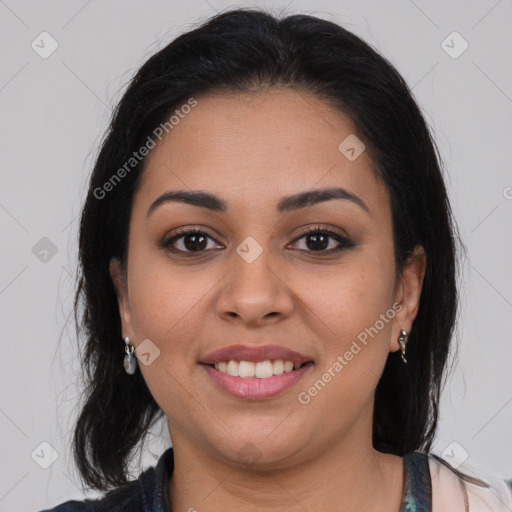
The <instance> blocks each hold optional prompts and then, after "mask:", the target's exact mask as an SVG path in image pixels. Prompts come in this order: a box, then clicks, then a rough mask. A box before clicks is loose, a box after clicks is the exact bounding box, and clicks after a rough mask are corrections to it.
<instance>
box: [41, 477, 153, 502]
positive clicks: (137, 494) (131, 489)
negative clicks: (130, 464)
mask: <svg viewBox="0 0 512 512" xmlns="http://www.w3.org/2000/svg"><path fill="white" fill-rule="evenodd" d="M151 469H152V468H151ZM148 472H149V471H147V472H145V473H144V474H145V475H147V474H148ZM141 476H142V475H141ZM142 482H143V480H142V479H141V477H139V478H138V479H137V480H134V481H132V482H129V483H128V484H126V485H124V486H123V487H120V488H118V489H114V490H111V491H109V492H107V493H106V494H105V495H104V496H103V497H101V498H98V499H94V500H91V499H86V500H84V501H75V500H73V501H66V502H65V503H61V504H60V505H57V506H56V507H54V508H52V509H48V510H43V511H41V512H141V511H145V510H147V508H146V506H145V505H146V501H147V499H146V497H145V495H144V486H143V484H142Z"/></svg>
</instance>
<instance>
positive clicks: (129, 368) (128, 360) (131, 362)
mask: <svg viewBox="0 0 512 512" xmlns="http://www.w3.org/2000/svg"><path fill="white" fill-rule="evenodd" d="M124 342H125V343H126V346H125V347H124V351H125V352H126V355H125V356H124V369H125V371H126V373H128V374H129V375H133V374H134V373H135V370H136V369H137V358H136V357H135V355H134V352H135V347H134V346H133V345H130V338H128V336H126V338H125V339H124Z"/></svg>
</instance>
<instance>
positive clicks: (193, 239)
mask: <svg viewBox="0 0 512 512" xmlns="http://www.w3.org/2000/svg"><path fill="white" fill-rule="evenodd" d="M208 240H212V241H213V238H211V237H210V235H208V233H206V232H204V231H201V230H199V229H186V230H181V231H180V234H178V235H175V236H173V237H171V238H168V239H166V240H164V241H163V242H162V243H161V244H160V245H161V246H162V247H163V248H165V249H168V250H170V251H172V252H183V253H194V252H196V253H200V252H205V250H206V249H207V248H208ZM178 242H179V243H178ZM177 244H178V245H180V246H181V247H176V245H177ZM212 248H215V247H210V248H209V249H212ZM221 248H222V247H221Z"/></svg>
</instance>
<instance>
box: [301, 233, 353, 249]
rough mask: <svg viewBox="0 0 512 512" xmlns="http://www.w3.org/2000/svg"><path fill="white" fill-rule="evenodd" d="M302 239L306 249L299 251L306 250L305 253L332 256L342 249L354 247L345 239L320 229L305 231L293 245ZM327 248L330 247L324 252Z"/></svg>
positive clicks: (337, 234)
mask: <svg viewBox="0 0 512 512" xmlns="http://www.w3.org/2000/svg"><path fill="white" fill-rule="evenodd" d="M302 239H305V246H306V249H300V250H306V251H307V252H318V253H323V254H334V253H337V252H340V251H342V250H344V249H349V248H351V247H354V243H353V242H352V241H351V240H349V239H348V238H347V237H345V236H342V235H340V234H339V233H336V232H334V231H331V230H329V229H325V228H321V227H315V228H312V229H309V230H307V231H306V232H305V233H303V234H302V235H301V236H300V237H299V238H297V239H296V240H295V242H294V243H297V241H299V240H302ZM332 245H334V247H332ZM329 246H331V248H330V249H329V250H326V249H327V248H328V247H329Z"/></svg>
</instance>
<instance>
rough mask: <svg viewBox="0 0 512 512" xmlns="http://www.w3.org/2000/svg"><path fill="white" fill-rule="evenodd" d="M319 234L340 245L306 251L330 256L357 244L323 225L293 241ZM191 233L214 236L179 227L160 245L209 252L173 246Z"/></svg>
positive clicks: (183, 252)
mask: <svg viewBox="0 0 512 512" xmlns="http://www.w3.org/2000/svg"><path fill="white" fill-rule="evenodd" d="M318 234H321V235H327V236H328V237H329V238H333V239H334V240H336V241H337V242H338V243H339V244H340V245H339V246H338V247H336V248H334V249H330V250H328V251H313V250H307V249H306V252H310V253H316V254H318V255H320V256H330V255H332V254H337V253H339V252H341V251H343V250H346V249H351V248H352V247H354V245H355V244H354V243H353V242H352V241H351V240H350V239H349V238H347V237H345V236H342V235H340V234H339V233H337V232H335V231H332V230H330V229H327V228H322V227H321V226H315V227H312V228H309V229H307V230H306V231H305V232H304V233H302V234H301V235H300V236H299V237H297V238H296V239H295V240H294V241H293V242H292V243H296V242H297V241H299V240H301V239H302V238H306V237H307V236H311V235H318ZM191 235H206V236H207V237H208V238H210V239H211V240H213V237H211V236H210V235H209V234H208V233H207V232H206V231H203V230H200V229H196V228H182V229H179V230H178V231H177V234H175V235H174V236H172V237H171V238H167V239H165V240H163V241H162V242H161V243H160V246H161V247H162V248H163V249H166V250H168V251H170V252H173V253H181V254H190V255H194V254H200V253H204V252H207V250H202V251H187V250H185V251H184V250H181V249H176V248H173V247H172V244H173V243H175V242H176V241H177V240H179V239H181V238H184V237H186V236H191Z"/></svg>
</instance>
